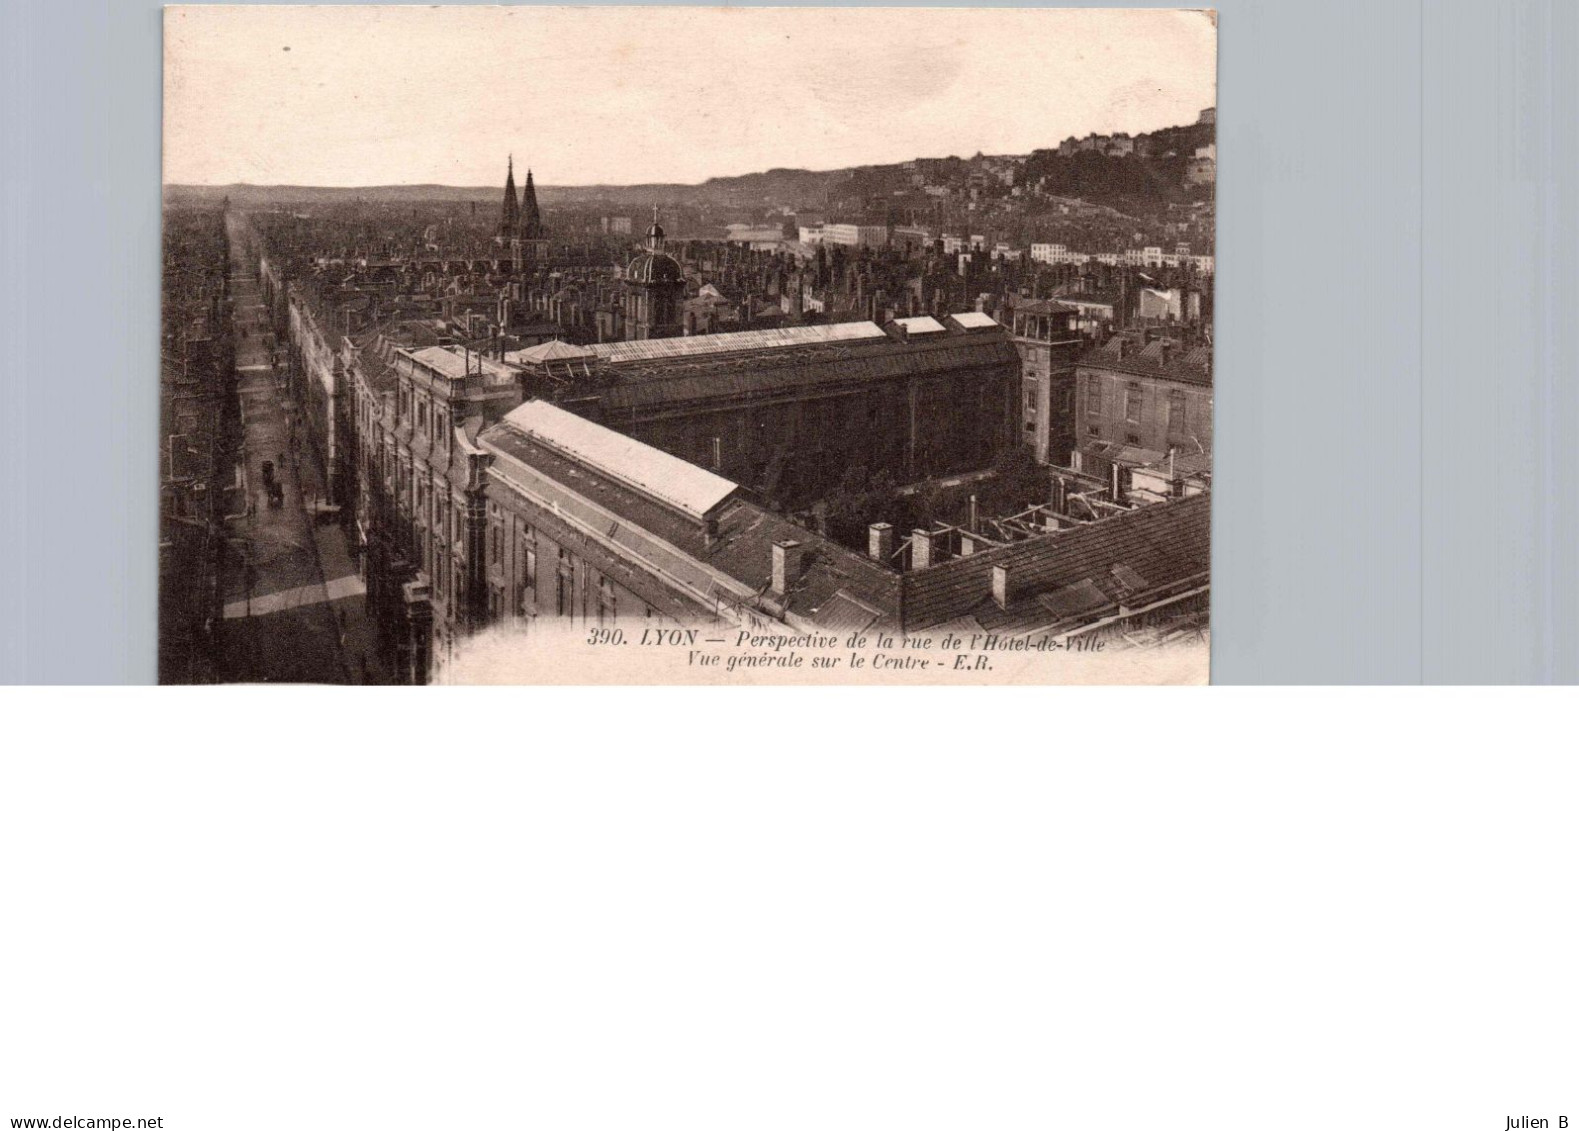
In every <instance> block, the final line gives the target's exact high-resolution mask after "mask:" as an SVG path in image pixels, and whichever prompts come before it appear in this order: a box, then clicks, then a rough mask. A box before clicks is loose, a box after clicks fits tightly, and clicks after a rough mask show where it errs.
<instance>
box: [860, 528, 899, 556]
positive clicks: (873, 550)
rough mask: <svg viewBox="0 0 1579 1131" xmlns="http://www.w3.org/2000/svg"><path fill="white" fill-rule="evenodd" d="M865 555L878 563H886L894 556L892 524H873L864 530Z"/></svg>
mask: <svg viewBox="0 0 1579 1131" xmlns="http://www.w3.org/2000/svg"><path fill="white" fill-rule="evenodd" d="M866 554H867V556H868V557H870V558H872V559H873V560H874V561H879V562H886V561H888V559H889V558H891V557H893V556H894V524H893V523H891V522H874V523H872V525H870V526H868V527H867V528H866Z"/></svg>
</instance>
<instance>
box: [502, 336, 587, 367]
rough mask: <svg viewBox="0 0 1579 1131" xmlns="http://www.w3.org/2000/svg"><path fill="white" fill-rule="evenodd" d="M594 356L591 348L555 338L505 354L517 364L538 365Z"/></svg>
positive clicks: (507, 358)
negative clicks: (584, 347)
mask: <svg viewBox="0 0 1579 1131" xmlns="http://www.w3.org/2000/svg"><path fill="white" fill-rule="evenodd" d="M593 356H594V354H593V353H592V351H591V350H587V349H583V348H581V347H580V346H573V345H571V344H569V343H568V342H561V341H557V340H555V341H552V342H544V343H543V344H542V345H537V346H532V347H531V348H530V349H524V350H511V351H510V352H509V353H506V354H505V355H504V359H505V360H506V361H513V362H515V363H516V364H517V365H538V364H541V363H542V362H545V361H571V360H575V361H581V360H583V359H585V358H589V357H593Z"/></svg>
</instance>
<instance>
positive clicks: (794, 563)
mask: <svg viewBox="0 0 1579 1131" xmlns="http://www.w3.org/2000/svg"><path fill="white" fill-rule="evenodd" d="M804 550H805V547H804V546H803V545H802V544H801V543H799V542H794V541H789V542H775V543H773V595H774V596H775V597H782V596H784V595H785V594H786V593H788V592H789V587H790V583H791V582H792V581H796V580H798V579H799V578H800V566H801V555H802V553H803V552H804Z"/></svg>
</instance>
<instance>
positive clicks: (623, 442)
mask: <svg viewBox="0 0 1579 1131" xmlns="http://www.w3.org/2000/svg"><path fill="white" fill-rule="evenodd" d="M478 446H479V447H480V448H481V449H482V451H483V452H484V453H485V454H486V456H487V457H488V459H489V461H490V462H489V464H488V471H487V475H486V478H487V483H488V488H487V493H488V508H487V513H488V521H487V537H486V545H487V550H486V553H487V567H486V577H487V585H488V588H489V596H488V600H487V609H488V614H489V618H490V620H491V621H493V622H495V623H500V624H505V625H513V626H515V627H517V628H523V629H527V630H530V629H531V627H532V626H534V625H535V624H537V623H538V622H539V621H540V620H542V619H545V618H569V619H571V620H573V621H575V622H578V623H586V624H595V625H615V624H621V623H623V624H635V625H639V626H658V625H666V624H693V625H694V624H701V623H706V624H714V625H744V626H760V625H764V624H782V625H786V626H789V627H790V628H793V629H796V630H800V631H812V630H822V631H825V632H837V633H848V632H864V631H866V630H868V629H877V630H882V631H893V632H904V631H920V630H925V629H947V630H950V631H955V632H960V633H965V634H994V635H995V636H997V637H998V638H1000V639H1004V640H1009V639H1014V638H1019V637H1037V636H1041V637H1070V636H1075V635H1084V634H1089V633H1096V634H1102V633H1106V632H1118V631H1134V630H1135V629H1136V628H1138V627H1141V626H1144V625H1145V624H1147V623H1149V622H1150V621H1152V620H1154V619H1168V620H1176V619H1177V618H1178V617H1180V616H1181V615H1185V616H1189V615H1199V614H1201V613H1202V612H1203V611H1204V609H1205V605H1206V600H1207V586H1208V581H1207V569H1208V557H1209V544H1208V523H1209V499H1208V498H1206V497H1204V496H1201V497H1195V498H1186V497H1177V496H1170V497H1166V498H1159V499H1158V500H1156V501H1149V502H1147V503H1145V504H1143V505H1137V504H1136V503H1135V501H1133V500H1130V499H1128V498H1124V497H1122V496H1111V495H1109V494H1107V492H1106V489H1105V488H1104V487H1103V486H1102V485H1101V484H1096V483H1092V482H1084V481H1081V482H1075V481H1064V480H1060V481H1059V488H1060V489H1059V490H1057V491H1055V492H1054V496H1053V498H1052V499H1050V500H1049V503H1048V504H1047V505H1045V506H1038V507H1034V508H1032V509H1031V510H1030V511H1027V512H1026V513H1024V514H1022V515H1020V516H1016V518H1015V519H1013V520H1011V521H1009V522H1007V523H994V524H992V526H993V532H992V533H990V534H989V533H986V532H983V531H982V530H978V529H962V528H957V527H947V526H940V527H937V528H934V529H929V530H916V531H912V532H911V533H910V534H909V535H908V537H905V538H904V539H903V540H902V541H896V538H895V532H894V530H893V528H892V527H890V526H887V525H886V524H881V523H879V524H876V525H874V526H873V527H872V528H871V529H870V531H869V534H870V538H869V546H868V552H867V553H866V554H861V553H857V552H855V551H852V550H849V549H846V548H844V547H842V546H840V545H838V544H836V543H834V542H832V541H830V540H828V539H826V538H823V537H821V536H819V535H817V534H816V533H814V532H812V531H810V530H808V529H806V528H804V527H802V526H798V525H796V524H794V523H792V522H790V521H788V520H787V519H785V518H784V517H783V516H781V515H778V514H775V513H774V512H772V511H770V510H767V509H766V508H764V507H762V506H761V505H759V504H758V503H756V502H754V501H752V500H751V498H750V497H749V493H748V492H745V491H743V490H742V489H741V488H740V487H739V486H738V485H737V484H735V483H733V482H732V481H730V480H728V479H725V478H724V477H722V476H719V475H715V474H714V473H712V472H710V471H707V470H706V469H705V468H699V467H697V466H695V465H694V464H690V463H687V462H686V461H684V460H681V459H678V458H676V457H674V456H672V455H669V454H668V453H665V452H661V451H659V450H657V449H655V448H652V447H650V446H648V445H646V444H642V443H639V442H637V441H634V440H632V439H630V438H629V437H627V436H622V435H620V434H618V433H616V432H613V431H611V430H610V429H607V428H604V427H603V426H601V425H598V424H595V423H593V422H591V421H588V420H586V419H584V418H581V417H577V416H575V415H574V414H572V413H569V412H566V411H564V410H563V409H561V408H559V407H557V406H554V405H551V404H549V403H547V402H544V401H528V402H527V403H525V404H523V405H521V406H520V407H519V408H517V409H515V410H513V411H512V412H510V413H509V414H508V415H506V416H505V417H504V419H503V420H502V421H501V422H500V423H499V424H497V425H495V426H493V427H491V428H488V429H487V430H485V431H484V432H483V433H482V434H481V436H480V437H479V439H478Z"/></svg>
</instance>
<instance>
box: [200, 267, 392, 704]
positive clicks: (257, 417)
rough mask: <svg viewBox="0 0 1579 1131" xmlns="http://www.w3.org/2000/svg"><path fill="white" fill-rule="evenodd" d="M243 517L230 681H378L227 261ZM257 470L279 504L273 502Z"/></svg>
mask: <svg viewBox="0 0 1579 1131" xmlns="http://www.w3.org/2000/svg"><path fill="white" fill-rule="evenodd" d="M231 269H232V272H233V274H232V276H231V294H232V296H233V300H234V308H235V329H236V369H237V385H238V395H239V396H240V398H241V417H242V427H243V430H244V440H243V448H242V458H243V461H244V472H243V474H244V478H245V483H246V488H247V492H246V493H247V505H246V513H245V514H238V515H237V516H235V517H233V518H231V520H230V521H229V522H228V523H227V535H228V541H229V545H228V547H227V551H228V552H227V554H226V559H225V561H226V569H225V575H224V621H223V625H222V628H221V633H222V636H221V656H222V663H223V666H224V670H225V672H226V674H227V676H228V677H229V678H231V679H235V680H240V681H248V682H268V683H276V682H285V683H384V682H387V681H388V674H387V672H386V671H385V670H384V666H383V665H382V664H381V662H380V661H379V659H378V655H377V649H376V648H375V647H374V644H373V634H372V628H371V626H370V625H369V624H368V623H367V618H366V616H365V612H364V594H365V592H366V590H365V587H364V586H363V584H362V580H361V578H360V577H359V576H358V574H357V569H356V564H355V562H354V561H353V559H352V557H351V554H350V552H349V548H348V546H347V540H346V537H345V535H344V533H343V532H342V530H341V529H340V527H339V526H338V525H337V524H335V523H334V522H332V521H328V520H327V519H324V520H320V521H314V517H313V514H312V509H313V507H314V506H315V505H316V504H317V503H319V502H321V501H322V486H321V477H320V474H319V471H318V469H317V467H316V465H315V462H314V460H313V458H312V454H311V448H310V446H309V445H308V443H307V440H306V437H305V435H303V431H302V425H301V424H300V422H299V421H298V420H297V419H296V409H295V406H293V405H291V404H290V402H289V397H288V394H287V392H286V390H285V380H284V372H283V365H284V363H283V359H282V361H281V370H280V371H279V372H278V373H277V372H276V370H275V367H274V365H273V356H272V355H273V352H274V337H273V334H272V332H271V329H270V327H269V324H268V312H267V308H266V306H265V304H264V302H263V299H262V296H261V291H260V284H259V282H258V279H257V277H256V275H255V273H254V272H253V271H252V270H251V269H250V265H247V264H244V263H239V262H235V261H234V260H233V261H232V265H231ZM265 462H269V463H272V465H273V466H272V478H273V479H274V481H275V482H277V483H278V484H279V485H280V488H281V491H282V496H283V497H280V496H276V501H275V503H274V504H273V505H271V503H270V498H269V494H270V492H269V490H268V486H267V482H268V479H267V477H266V476H265V474H264V464H265Z"/></svg>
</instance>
